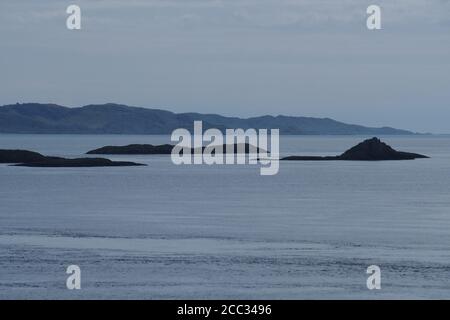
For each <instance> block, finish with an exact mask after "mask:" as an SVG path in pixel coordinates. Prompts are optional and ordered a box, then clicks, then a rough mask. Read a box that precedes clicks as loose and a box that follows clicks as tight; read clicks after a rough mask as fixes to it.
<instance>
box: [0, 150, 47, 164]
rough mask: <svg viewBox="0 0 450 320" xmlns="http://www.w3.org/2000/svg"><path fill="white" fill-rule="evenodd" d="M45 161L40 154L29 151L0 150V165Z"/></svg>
mask: <svg viewBox="0 0 450 320" xmlns="http://www.w3.org/2000/svg"><path fill="white" fill-rule="evenodd" d="M44 159H45V156H43V155H42V154H40V153H37V152H32V151H27V150H0V163H21V162H35V161H42V160H44Z"/></svg>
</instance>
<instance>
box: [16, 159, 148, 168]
mask: <svg viewBox="0 0 450 320" xmlns="http://www.w3.org/2000/svg"><path fill="white" fill-rule="evenodd" d="M16 166H19V167H53V168H56V167H67V168H69V167H129V166H145V164H139V163H134V162H127V161H111V160H109V159H104V158H77V159H64V158H54V157H47V158H46V159H45V160H43V161H38V162H29V163H20V164H16Z"/></svg>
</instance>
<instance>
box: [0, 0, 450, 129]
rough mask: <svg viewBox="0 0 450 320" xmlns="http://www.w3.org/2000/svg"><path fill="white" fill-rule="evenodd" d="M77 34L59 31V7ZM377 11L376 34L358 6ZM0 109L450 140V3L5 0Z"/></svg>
mask: <svg viewBox="0 0 450 320" xmlns="http://www.w3.org/2000/svg"><path fill="white" fill-rule="evenodd" d="M69 4H78V5H79V6H80V7H81V9H82V30H80V31H69V30H67V29H66V18H67V14H66V12H65V11H66V7H67V6H68V5H69ZM370 4H378V5H380V6H381V7H382V28H383V29H382V30H379V31H369V30H367V28H366V17H367V15H366V8H367V6H368V5H370ZM0 74H1V77H0V104H9V103H15V102H53V103H58V104H62V105H67V106H81V105H85V104H90V103H104V102H117V103H124V104H128V105H135V106H143V107H155V108H165V109H168V110H171V111H175V112H189V111H197V112H208V113H220V114H224V115H237V116H253V115H262V114H272V115H277V114H285V115H297V116H316V117H331V118H334V119H337V120H340V121H344V122H350V123H358V124H363V125H370V126H384V125H388V126H393V127H397V128H403V129H410V130H414V131H422V132H424V131H427V132H437V133H439V132H445V133H450V1H449V0H389V1H381V0H371V1H366V0H342V1H336V0H330V1H320V0H305V1H302V0H147V1H144V0H90V1H75V0H73V1H65V0H40V1H35V0H1V1H0Z"/></svg>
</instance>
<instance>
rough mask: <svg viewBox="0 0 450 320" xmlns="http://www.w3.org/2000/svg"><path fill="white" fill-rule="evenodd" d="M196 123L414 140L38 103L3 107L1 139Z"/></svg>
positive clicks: (326, 126) (301, 123)
mask: <svg viewBox="0 0 450 320" xmlns="http://www.w3.org/2000/svg"><path fill="white" fill-rule="evenodd" d="M194 120H202V121H203V128H204V129H207V128H218V129H221V130H224V129H226V128H233V129H235V128H243V129H248V128H255V129H264V128H267V129H275V128H279V129H280V133H281V134H286V135H289V134H303V135H327V134H330V135H352V134H374V135H376V134H378V135H380V134H381V135H383V134H392V135H396V134H414V133H413V132H411V131H407V130H400V129H394V128H390V127H382V128H371V127H364V126H360V125H354V124H346V123H343V122H339V121H336V120H333V119H329V118H312V117H292V116H283V115H279V116H268V115H266V116H260V117H251V118H238V117H225V116H221V115H217V114H200V113H173V112H170V111H166V110H160V109H147V108H140V107H130V106H126V105H119V104H112V103H108V104H102V105H87V106H83V107H79V108H68V107H64V106H60V105H56V104H38V103H26V104H14V105H5V106H2V107H0V132H1V133H53V134H63V133H66V134H170V133H172V131H173V130H175V129H177V128H186V129H189V130H191V131H192V127H193V122H194Z"/></svg>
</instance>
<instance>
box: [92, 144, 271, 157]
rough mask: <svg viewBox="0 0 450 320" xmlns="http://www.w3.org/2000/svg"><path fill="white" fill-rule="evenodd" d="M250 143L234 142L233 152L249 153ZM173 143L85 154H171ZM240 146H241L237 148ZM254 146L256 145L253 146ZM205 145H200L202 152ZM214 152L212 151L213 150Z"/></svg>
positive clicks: (109, 147)
mask: <svg viewBox="0 0 450 320" xmlns="http://www.w3.org/2000/svg"><path fill="white" fill-rule="evenodd" d="M227 146H228V145H227V144H224V145H222V150H223V153H226V149H227ZM250 146H251V145H250V144H248V143H245V144H244V146H243V147H244V148H242V144H240V143H235V144H234V153H238V150H239V149H243V150H244V152H245V153H246V154H247V153H250ZM174 147H175V146H174V145H171V144H162V145H152V144H130V145H127V146H105V147H102V148H98V149H95V150H91V151H88V152H87V153H86V154H116V155H119V154H128V155H143V154H171V153H172V149H173V148H174ZM239 147H241V148H239ZM255 148H256V147H255ZM188 150H189V152H190V153H191V154H193V153H194V151H195V149H194V148H188ZM204 150H205V147H202V151H201V152H203V151H204ZM256 150H257V152H258V153H263V152H265V151H264V150H262V149H260V148H256ZM213 153H214V152H213Z"/></svg>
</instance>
